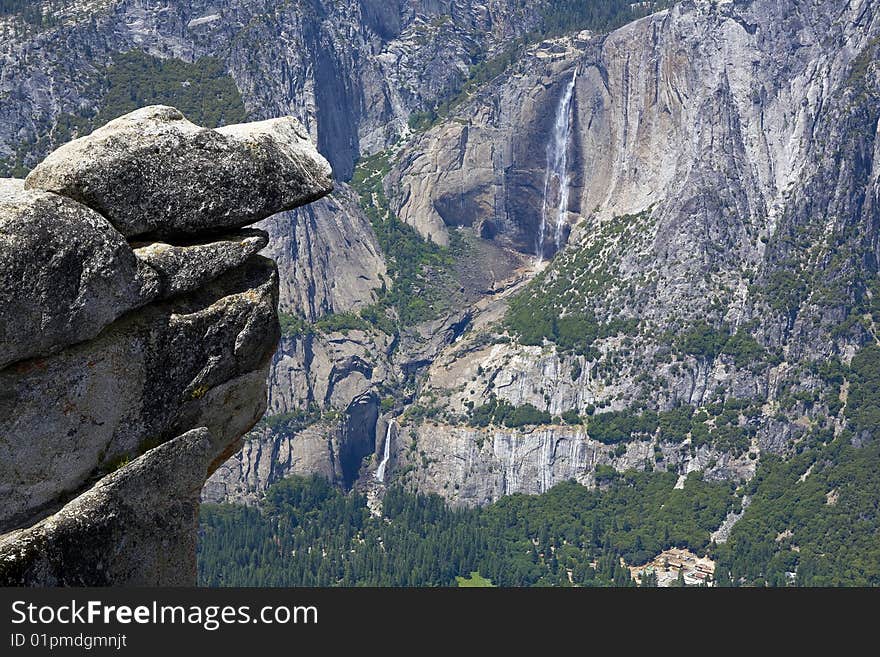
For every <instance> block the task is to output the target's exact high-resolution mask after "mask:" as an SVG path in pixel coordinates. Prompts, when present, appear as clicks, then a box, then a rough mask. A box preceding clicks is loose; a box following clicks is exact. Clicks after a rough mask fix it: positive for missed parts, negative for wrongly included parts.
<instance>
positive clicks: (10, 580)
mask: <svg viewBox="0 0 880 657" xmlns="http://www.w3.org/2000/svg"><path fill="white" fill-rule="evenodd" d="M330 173H331V172H330V166H329V165H328V163H327V162H326V160H324V158H322V157H321V156H320V155H319V154H318V153H317V151H316V150H315V148H314V146H312V144H311V142H310V141H309V139H308V136H307V134H306V133H305V131H304V129H303V127H302V125H301V124H299V123H298V122H297V121H296V120H295V119H293V118H290V117H287V118H281V119H275V120H270V121H264V122H259V123H248V124H242V125H233V126H228V127H225V128H222V129H219V130H210V129H205V128H200V127H198V126H196V125H194V124H192V123H190V122H189V121H187V120H186V119H185V118H184V116H183V115H182V114H181V113H180V112H178V111H177V110H176V109H174V108H171V107H164V106H153V107H147V108H144V109H142V110H138V111H136V112H133V113H131V114H127V115H125V116H123V117H121V118H118V119H116V120H115V121H112V122H110V123H109V124H107V125H106V126H104V127H102V128H100V129H99V130H96V131H95V132H93V133H92V134H91V135H89V136H88V137H83V138H81V139H78V140H76V141H73V142H70V143H69V144H66V145H65V146H63V147H61V148H60V149H58V150H56V151H54V152H53V153H52V154H51V155H49V157H47V158H46V159H45V160H43V161H42V162H41V163H40V164H38V165H37V167H36V168H35V169H34V170H33V171H32V172H31V173H30V175H28V177H27V178H26V179H25V180H19V179H0V235H2V237H3V239H2V242H0V284H2V285H0V327H2V328H0V330H2V337H3V341H2V344H3V351H2V357H0V358H2V360H0V492H2V496H3V501H4V502H3V508H2V511H0V582H2V583H3V584H4V585H38V586H40V585H42V586H55V585H78V586H84V585H126V584H127V585H162V584H164V585H171V584H186V583H189V584H192V583H194V582H195V540H196V518H197V512H198V501H199V491H200V489H201V487H202V486H203V484H204V482H205V480H206V479H207V477H208V476H209V475H210V473H211V472H213V471H214V470H216V468H217V467H218V466H219V464H221V463H222V462H223V461H225V460H226V459H227V458H228V457H229V455H230V454H232V453H233V452H235V451H236V450H237V448H238V445H239V442H240V440H241V437H242V436H243V435H244V434H245V433H246V432H247V431H248V430H249V429H250V428H251V427H253V425H254V424H255V423H256V422H257V421H258V420H259V419H260V417H261V416H262V415H263V414H264V412H265V410H266V398H267V388H266V381H267V374H268V370H269V365H270V362H271V359H272V356H273V353H274V351H275V348H276V346H277V343H278V338H279V326H278V315H277V306H278V274H277V270H276V266H275V263H273V262H272V261H271V260H268V259H266V258H264V257H262V256H259V255H257V253H258V252H259V251H260V250H261V249H262V248H263V247H265V245H266V243H267V236H266V234H265V233H263V232H262V231H259V230H253V229H247V230H240V229H241V228H242V227H243V226H247V225H250V224H254V223H256V222H258V221H259V220H260V219H263V218H264V217H266V216H268V215H271V214H273V213H276V212H280V211H283V210H290V209H292V208H295V207H298V206H300V205H303V204H305V203H308V202H310V201H312V200H315V199H317V198H319V197H321V196H323V195H326V194H327V193H329V192H330V191H331V190H332V182H331V178H330Z"/></svg>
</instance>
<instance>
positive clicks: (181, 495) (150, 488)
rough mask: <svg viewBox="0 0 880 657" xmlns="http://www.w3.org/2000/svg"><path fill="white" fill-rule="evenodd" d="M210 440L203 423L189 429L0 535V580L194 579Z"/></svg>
mask: <svg viewBox="0 0 880 657" xmlns="http://www.w3.org/2000/svg"><path fill="white" fill-rule="evenodd" d="M211 443H212V441H211V435H210V433H209V432H208V430H207V429H204V428H201V429H195V430H193V431H190V432H188V433H186V434H184V435H182V436H180V437H178V438H175V439H174V440H172V441H170V442H168V443H166V444H164V445H162V446H161V447H157V448H156V449H154V450H152V451H150V452H148V453H147V454H145V455H144V456H141V457H140V458H138V459H137V460H135V461H133V462H132V463H130V464H128V465H125V466H124V467H122V468H120V469H119V470H118V471H116V472H114V473H113V474H111V475H108V476H107V477H105V478H104V479H102V480H101V481H100V482H99V483H98V484H96V485H95V486H94V487H93V488H91V489H89V490H88V491H87V492H85V493H84V494H82V495H80V496H79V497H77V498H76V499H74V500H73V501H72V502H70V503H69V504H67V505H65V506H64V507H63V508H62V509H60V510H59V511H58V512H57V513H54V514H52V515H51V516H49V517H48V518H46V519H44V520H42V521H40V522H39V523H37V524H36V525H34V526H33V527H30V528H28V529H24V530H20V531H16V532H11V533H10V534H7V535H6V536H2V537H0V581H2V582H3V583H4V584H6V585H9V586H111V585H114V584H119V583H120V582H124V583H125V584H127V585H129V586H159V585H165V586H169V585H171V586H173V585H185V584H189V583H192V582H193V581H194V580H195V577H196V573H195V554H196V525H197V522H198V511H199V504H198V501H199V490H200V488H201V486H202V482H203V481H204V480H205V477H206V476H207V472H208V463H209V461H210V453H211ZM158 493H161V494H158Z"/></svg>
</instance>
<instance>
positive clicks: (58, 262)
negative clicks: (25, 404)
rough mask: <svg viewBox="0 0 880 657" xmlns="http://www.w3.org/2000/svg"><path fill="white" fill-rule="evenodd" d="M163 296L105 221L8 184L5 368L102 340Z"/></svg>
mask: <svg viewBox="0 0 880 657" xmlns="http://www.w3.org/2000/svg"><path fill="white" fill-rule="evenodd" d="M158 294H159V281H158V277H157V275H156V274H155V272H152V271H151V270H150V268H149V267H147V266H145V265H144V264H142V263H141V262H139V261H138V260H137V259H136V258H135V256H134V254H133V253H132V251H131V249H130V248H129V246H128V243H127V242H126V241H125V238H123V236H122V235H120V234H119V233H118V232H117V231H116V230H114V228H113V227H112V226H111V225H110V224H109V223H108V222H107V220H106V219H104V218H103V217H102V216H101V215H99V214H98V213H97V212H94V211H93V210H89V209H88V208H87V207H85V206H83V205H80V204H79V203H76V202H75V201H72V200H70V199H67V198H64V197H62V196H58V195H56V194H50V193H47V192H40V191H25V189H24V185H23V184H22V181H20V180H9V179H2V180H0V368H3V367H4V366H6V365H8V364H9V363H12V362H14V361H17V360H22V359H25V358H30V357H32V356H37V355H45V354H50V353H52V352H54V351H57V350H58V349H60V348H61V347H63V346H65V345H69V344H73V343H76V342H80V341H82V340H88V339H91V338H93V337H95V336H96V335H97V334H98V333H99V332H100V331H101V329H103V328H104V327H105V326H107V325H108V324H109V323H110V322H112V321H114V320H115V319H117V318H118V317H119V316H121V315H122V314H123V313H124V312H126V311H128V310H131V309H132V308H136V307H138V306H141V305H143V304H144V303H147V302H148V301H150V300H151V299H153V298H155V297H157V296H158Z"/></svg>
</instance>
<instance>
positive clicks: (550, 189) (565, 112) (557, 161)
mask: <svg viewBox="0 0 880 657" xmlns="http://www.w3.org/2000/svg"><path fill="white" fill-rule="evenodd" d="M577 77H578V71H577V69H575V71H574V73H573V74H572V76H571V80H570V81H569V83H568V84H567V85H566V87H565V91H564V92H563V94H562V97H561V98H560V99H559V106H558V107H557V108H556V119H555V121H554V123H553V133H552V137H551V140H550V142H549V143H548V144H547V173H546V176H545V177H544V198H543V201H542V205H541V224H540V227H539V229H538V239H537V241H536V245H535V247H536V248H535V251H536V255H537V256H538V261H539V262H540V261H541V260H543V259H544V245H545V241H546V234H547V231H548V229H551V230H552V231H553V240H554V246H555V250H556V251H558V250H559V249H560V248H561V247H562V241H563V239H564V235H563V230H564V227H565V223H566V220H567V219H566V215H567V213H568V199H569V191H570V182H571V181H570V177H569V173H568V144H569V141H570V139H571V123H572V121H571V115H572V106H573V105H574V89H575V85H576V84H577Z"/></svg>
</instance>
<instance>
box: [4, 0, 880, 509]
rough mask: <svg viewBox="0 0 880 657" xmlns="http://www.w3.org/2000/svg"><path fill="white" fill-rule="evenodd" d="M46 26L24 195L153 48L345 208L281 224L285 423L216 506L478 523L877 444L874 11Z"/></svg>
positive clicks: (62, 21) (318, 7) (213, 488)
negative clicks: (666, 481)
mask: <svg viewBox="0 0 880 657" xmlns="http://www.w3.org/2000/svg"><path fill="white" fill-rule="evenodd" d="M560 4H565V3H560ZM657 4H658V5H659V3H657ZM48 5H51V7H52V12H50V13H51V15H52V16H53V17H54V18H53V20H52V21H48V22H49V23H50V24H48V25H44V26H42V27H40V28H37V27H35V26H33V25H27V24H25V23H24V22H23V21H21V20H19V19H16V18H10V17H5V18H4V17H0V21H3V22H2V28H0V29H2V30H4V32H3V33H4V34H6V35H8V36H9V38H7V39H4V40H3V42H2V43H3V45H2V46H0V53H2V57H3V62H4V63H3V65H2V66H0V98H3V99H7V98H8V99H11V100H13V101H15V102H13V103H2V104H0V154H2V155H3V156H5V157H6V158H7V160H8V162H9V163H12V161H13V159H15V158H16V157H18V155H17V154H19V153H26V154H27V155H26V156H25V157H24V158H23V159H24V164H25V165H28V166H29V165H32V164H33V163H34V162H35V161H36V160H38V159H39V157H40V156H41V155H42V154H43V152H41V149H42V150H43V151H45V150H46V149H48V148H50V147H51V146H53V145H55V143H56V141H55V140H58V141H63V139H64V138H66V137H68V136H71V135H73V134H77V132H76V131H77V130H78V129H80V128H81V127H82V129H86V127H83V126H87V127H90V125H88V122H89V121H94V120H97V119H98V118H100V117H101V116H103V115H102V104H105V105H106V102H107V99H108V98H113V97H114V95H113V94H114V91H113V89H114V88H115V87H114V80H115V79H116V78H115V77H114V75H113V74H112V70H113V67H114V61H116V60H115V57H116V56H117V54H118V53H120V52H124V51H127V50H130V49H132V48H136V49H142V50H145V51H146V52H148V53H150V54H151V55H154V56H156V57H160V58H165V59H166V60H167V59H168V58H178V59H183V60H187V61H193V60H196V61H199V60H198V59H197V58H199V57H214V58H216V59H217V60H218V61H219V62H220V68H221V69H223V70H224V71H228V73H229V76H231V78H232V80H234V82H235V86H236V87H237V89H238V90H240V92H241V98H242V101H243V102H242V107H243V108H244V110H243V111H246V112H248V113H249V115H250V116H252V117H254V118H264V117H270V116H276V115H279V114H292V115H294V116H297V117H299V118H300V119H301V120H302V122H303V124H304V125H305V126H306V129H307V130H308V132H309V134H310V136H311V137H312V139H313V140H314V141H315V142H316V143H317V145H318V147H319V150H320V151H321V152H322V153H323V154H324V155H326V156H327V158H328V159H329V160H330V162H331V163H332V164H333V166H334V169H335V171H336V173H337V175H338V177H339V178H340V179H341V180H343V181H344V182H343V183H342V184H339V185H338V186H337V189H336V191H335V192H334V194H333V196H332V197H328V198H327V199H324V200H322V201H318V202H317V203H314V204H312V205H310V206H308V207H307V208H304V209H301V210H298V211H296V212H293V213H290V214H286V215H279V216H277V217H274V218H271V219H269V220H267V221H265V222H264V223H263V224H261V225H262V227H263V228H264V229H265V230H266V231H267V232H268V233H269V236H270V244H269V247H268V250H267V253H268V254H270V255H271V257H272V258H273V259H275V260H276V261H277V262H278V263H279V267H280V274H281V275H280V308H281V311H282V317H281V319H282V329H283V337H282V341H281V347H280V349H279V350H278V353H277V355H276V356H275V358H274V360H273V363H272V366H271V372H270V375H269V389H270V392H269V411H268V414H267V417H266V418H264V420H263V421H262V422H261V423H260V425H259V426H258V427H257V428H256V429H255V431H254V432H252V433H251V434H250V437H249V439H248V440H247V441H246V442H245V445H244V448H243V450H242V451H241V452H240V453H239V454H238V455H236V456H235V457H234V458H232V459H230V460H229V461H228V462H226V463H225V464H224V465H223V466H222V467H221V468H220V470H218V472H217V473H216V474H215V475H214V477H212V478H211V480H210V482H209V484H208V485H207V487H206V488H205V491H204V498H205V499H206V500H208V501H242V500H244V501H251V502H253V501H256V500H258V499H259V498H260V497H261V495H262V493H263V492H264V491H265V489H266V487H267V486H268V485H270V484H272V483H274V482H275V481H278V480H279V479H281V478H283V477H285V476H287V475H290V474H296V473H298V474H310V473H315V472H317V473H321V474H324V475H326V476H327V477H329V478H331V479H332V480H333V481H335V482H337V483H340V484H343V485H356V486H361V487H367V488H370V489H373V488H378V489H380V490H381V488H382V486H379V485H378V484H379V481H378V480H379V479H382V480H383V481H382V482H381V483H382V484H385V483H389V482H391V481H401V482H405V483H409V484H411V485H412V486H413V487H415V488H417V489H418V490H422V491H428V492H437V493H440V494H441V495H443V496H444V497H446V498H447V499H449V500H452V501H454V502H455V503H458V504H463V505H473V504H483V503H486V502H491V501H493V500H496V499H497V498H498V497H499V496H502V495H505V494H509V493H514V492H528V493H539V492H542V491H545V490H547V489H548V488H549V487H550V486H552V485H554V484H556V483H558V482H560V481H564V480H567V479H571V478H573V479H576V480H578V481H581V482H583V483H587V484H593V483H596V482H597V481H600V480H601V479H602V477H604V476H607V473H608V468H612V469H614V470H619V471H625V470H628V469H647V470H649V471H654V470H671V471H674V472H675V473H677V474H678V475H679V476H681V477H684V476H685V475H687V474H688V473H691V472H696V471H699V472H702V473H703V474H704V476H705V477H706V478H707V479H710V480H720V479H729V480H732V481H734V482H737V483H741V482H743V481H747V480H749V479H750V478H751V477H752V476H753V474H754V473H755V471H756V467H757V466H758V465H759V464H760V463H762V462H763V460H764V459H765V458H766V457H768V455H773V454H781V455H789V454H791V453H792V452H793V451H796V450H798V449H799V446H800V445H804V444H812V441H816V440H820V438H821V437H822V436H826V435H828V434H830V435H837V436H840V435H848V433H847V432H854V434H855V438H854V440H855V441H856V442H858V441H859V440H860V438H859V435H860V434H864V427H865V426H867V425H866V424H865V422H866V420H865V419H864V418H865V417H867V415H869V414H870V404H867V405H866V404H865V403H862V402H859V403H854V402H852V399H853V398H852V395H851V393H852V391H855V392H856V397H855V399H857V400H858V399H861V398H862V397H860V396H863V395H864V393H863V392H860V388H859V386H860V385H861V384H860V383H859V380H858V376H857V374H855V371H856V370H854V369H853V368H854V367H855V368H856V369H858V368H860V367H862V366H863V365H865V363H867V365H865V366H866V367H867V366H870V363H871V362H873V361H871V358H872V356H871V353H870V352H866V349H865V347H866V345H870V344H871V342H872V341H874V340H875V339H876V338H875V337H874V336H875V334H876V332H875V329H874V321H875V319H874V315H875V314H876V304H875V302H874V299H875V298H876V294H877V293H878V292H880V287H878V285H877V280H876V276H877V257H878V246H877V243H878V239H877V225H878V222H877V210H876V207H877V206H876V202H877V168H876V164H875V161H876V134H877V130H878V118H880V117H878V114H877V110H876V107H877V102H876V101H877V95H878V79H877V71H876V64H875V61H876V59H877V43H878V41H877V37H878V29H880V25H878V20H880V18H878V13H880V12H878V11H877V9H878V7H877V3H876V1H875V0H846V1H845V2H831V1H830V0H828V1H826V0H818V1H814V2H805V1H801V0H785V1H784V2H777V1H771V0H751V1H736V2H733V1H726V0H719V1H708V0H706V1H703V0H686V1H684V2H680V3H676V4H675V5H674V6H672V7H670V8H668V9H664V10H661V11H657V12H655V13H653V14H651V15H650V16H647V17H644V18H641V19H639V20H635V21H632V22H629V23H628V24H627V25H625V26H623V27H621V28H620V29H617V30H615V31H613V32H611V33H607V34H606V33H605V32H604V31H603V30H600V29H594V30H592V31H590V30H585V31H576V30H575V31H572V30H568V31H567V32H566V33H565V34H564V35H563V36H559V37H555V38H548V39H538V38H535V37H534V34H535V32H534V30H536V29H538V28H540V27H541V26H542V25H543V24H545V23H546V22H547V16H548V13H547V12H548V8H549V7H551V6H552V5H553V3H524V2H516V1H515V0H504V1H499V2H472V1H464V0H463V1H452V2H418V1H416V0H412V1H409V2H399V3H380V2H367V1H360V2H357V1H355V0H349V1H346V2H335V3H329V2H326V3H325V2H317V1H315V2H309V3H306V2H292V3H291V2H288V3H280V2H270V1H269V0H264V1H261V2H241V1H227V2H219V3H218V2H214V3H199V2H194V3H188V4H187V5H186V6H185V7H182V6H174V7H168V6H165V5H161V6H160V5H159V4H153V3H143V2H134V1H128V0H118V1H114V2H103V3H98V4H97V5H94V6H90V8H89V9H88V11H86V10H85V8H84V6H80V5H77V4H75V3H64V2H60V1H59V2H52V3H47V6H48ZM652 8H653V9H658V8H659V7H658V6H656V5H652V6H651V7H650V8H646V9H652ZM47 15H48V14H47ZM631 18H637V15H635V14H633V15H632V16H631ZM563 31H564V30H563ZM521 37H522V38H521ZM62 43H63V44H64V46H65V48H66V49H67V50H69V51H70V53H74V54H75V56H73V55H70V56H66V57H65V58H63V60H62V59H61V58H60V57H58V58H57V59H53V58H54V57H56V55H53V53H57V52H58V51H59V49H58V48H53V47H51V46H52V44H55V45H58V44H62ZM514 43H515V44H516V47H515V48H508V46H510V45H511V44H514ZM108 71H110V73H108ZM178 86H179V85H178ZM212 93H213V92H212ZM217 93H219V92H217ZM224 93H225V92H224ZM70 117H73V118H70ZM22 144H26V145H27V148H25V149H24V150H22V147H21V145H22ZM28 158H31V159H30V160H29V159H28ZM19 159H22V158H19ZM349 183H350V184H349ZM416 234H418V235H420V236H421V237H423V238H426V241H422V240H419V239H417V238H416V237H415V236H416ZM386 445H387V447H388V449H386ZM383 464H384V466H383V467H382V475H383V476H382V477H377V470H379V468H380V465H383Z"/></svg>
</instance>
